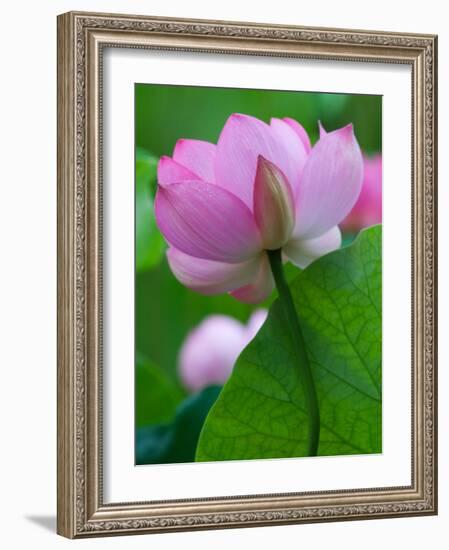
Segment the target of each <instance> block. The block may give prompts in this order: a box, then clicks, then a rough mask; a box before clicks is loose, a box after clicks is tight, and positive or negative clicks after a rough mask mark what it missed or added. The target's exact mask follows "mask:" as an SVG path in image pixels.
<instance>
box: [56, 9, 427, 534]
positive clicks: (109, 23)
mask: <svg viewBox="0 0 449 550" xmlns="http://www.w3.org/2000/svg"><path fill="white" fill-rule="evenodd" d="M105 46H109V47H111V46H113V47H133V48H136V47H137V48H156V49H167V50H182V51H201V52H205V53H207V52H214V53H217V52H219V53H223V54H226V53H233V54H241V55H264V56H274V57H309V58H315V59H317V58H322V59H330V60H350V61H359V62H360V61H362V62H372V61H375V62H384V63H403V64H408V65H410V66H411V68H412V82H411V85H412V125H413V140H412V158H413V170H412V173H413V177H412V180H413V181H412V188H413V200H412V217H413V224H412V228H411V231H412V242H413V245H412V246H413V250H412V281H413V285H412V286H413V296H412V302H413V308H412V324H413V335H412V341H413V345H412V378H413V387H412V389H411V398H412V435H413V437H412V453H411V461H412V472H413V475H412V483H411V485H410V486H407V487H395V488H381V487H379V488H374V489H360V490H351V491H323V492H319V493H308V494H307V493H302V494H293V493H292V494H284V495H256V496H254V495H253V496H248V497H217V498H208V499H195V500H174V501H165V502H153V503H151V502H148V503H121V504H104V503H103V497H102V439H101V433H102V432H101V430H102V409H101V395H102V387H101V380H102V376H101V374H102V340H101V336H102V324H101V323H102V320H101V311H102V309H101V308H102V262H101V258H102V252H101V242H102V239H101V236H102V214H101V211H102V210H101V209H102V192H101V190H102V179H101V132H100V128H101V86H102V82H101V59H102V50H103V48H104V47H105ZM436 61H437V37H436V36H432V35H419V34H395V33H387V32H371V31H349V30H337V29H321V28H304V27H293V26H275V25H261V24H252V23H229V22H221V21H193V20H187V19H168V18H155V17H140V16H129V15H111V14H95V13H75V12H70V13H66V14H64V15H61V16H59V17H58V533H59V534H61V535H64V536H66V537H70V538H81V537H86V536H92V535H96V536H99V535H112V534H132V533H148V532H161V531H181V530H191V529H212V528H213V529H215V528H227V527H246V526H248V527H249V526H260V525H275V524H287V523H304V522H317V521H336V520H348V519H368V518H381V517H399V516H411V515H425V514H436V513H437V439H436V434H437V402H436V398H437V394H436V389H437V380H436V368H437V355H436V353H437V287H436V284H437V263H436V262H437V227H436V222H437V219H436V215H437V204H436V200H437V191H436V184H437V177H436V176H437V175H436V162H437V158H436V154H437V150H436V149H437V128H436V122H437V120H436V109H437V80H436V79H437V65H436ZM149 497H150V495H149Z"/></svg>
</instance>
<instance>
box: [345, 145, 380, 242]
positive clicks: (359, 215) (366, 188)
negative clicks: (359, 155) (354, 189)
mask: <svg viewBox="0 0 449 550" xmlns="http://www.w3.org/2000/svg"><path fill="white" fill-rule="evenodd" d="M363 164H364V177H363V183H362V190H361V192H360V195H359V198H358V199H357V202H356V203H355V205H354V208H353V209H352V210H351V212H350V213H349V214H348V216H347V217H346V218H345V219H344V220H343V222H342V223H341V225H340V227H341V229H342V231H345V232H347V233H357V232H358V231H360V230H361V229H363V228H364V227H369V226H371V225H375V224H377V223H381V222H382V155H375V156H373V157H367V156H365V157H364V162H363Z"/></svg>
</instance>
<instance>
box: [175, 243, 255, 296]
mask: <svg viewBox="0 0 449 550" xmlns="http://www.w3.org/2000/svg"><path fill="white" fill-rule="evenodd" d="M167 259H168V263H169V265H170V268H171V270H172V271H173V274H174V275H175V277H176V278H177V279H178V281H179V282H180V283H182V284H183V285H185V286H186V287H188V288H190V289H192V290H195V291H197V292H199V293H201V294H205V295H211V294H223V293H225V292H230V291H231V290H235V289H236V288H239V287H241V286H244V285H247V284H248V283H250V282H251V281H253V280H254V279H255V278H256V275H257V273H258V271H259V264H260V261H261V256H254V258H252V259H251V260H247V261H246V262H241V263H238V264H228V263H224V262H216V261H213V260H203V259H202V258H195V257H194V256H189V255H188V254H184V252H181V251H180V250H178V249H177V248H173V247H172V248H169V249H168V250H167Z"/></svg>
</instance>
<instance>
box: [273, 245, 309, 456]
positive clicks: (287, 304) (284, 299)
mask: <svg viewBox="0 0 449 550" xmlns="http://www.w3.org/2000/svg"><path fill="white" fill-rule="evenodd" d="M267 254H268V259H269V260H270V266H271V271H272V272H273V277H274V280H275V282H276V287H277V290H278V294H279V301H280V302H281V306H282V309H283V312H284V319H285V325H286V327H287V330H288V331H289V334H290V337H291V340H292V343H293V349H294V351H295V354H296V357H297V359H298V372H299V376H300V380H301V382H302V385H303V387H304V393H305V397H306V406H307V412H308V418H309V441H308V455H309V456H316V455H317V454H318V445H319V441H320V410H319V406H318V397H317V393H316V388H315V382H314V380H313V375H312V369H311V368H310V363H309V358H308V357H307V353H306V346H305V343H304V337H303V335H302V330H301V325H300V324H299V319H298V314H297V313H296V309H295V305H294V303H293V298H292V295H291V293H290V288H289V287H288V284H287V281H286V280H285V275H284V269H283V267H282V255H281V250H280V249H278V250H267Z"/></svg>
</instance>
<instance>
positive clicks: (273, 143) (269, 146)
mask: <svg viewBox="0 0 449 550" xmlns="http://www.w3.org/2000/svg"><path fill="white" fill-rule="evenodd" d="M259 155H262V156H263V157H265V158H266V159H267V160H269V161H270V162H272V163H273V164H275V165H276V166H277V167H278V168H279V169H280V170H282V171H283V172H284V174H285V175H286V177H287V179H288V180H289V182H290V185H292V187H294V185H295V181H296V180H297V179H298V174H300V171H301V169H302V166H301V158H302V157H301V155H300V154H299V155H298V154H296V155H295V156H293V155H292V154H291V148H290V147H286V145H285V140H283V139H281V138H280V137H279V134H278V133H277V132H275V131H274V130H273V129H272V128H271V127H270V126H268V124H265V122H262V121H261V120H258V119H257V118H254V117H251V116H247V115H241V114H233V115H231V116H230V117H229V118H228V120H227V122H226V124H225V125H224V128H223V130H222V132H221V134H220V137H219V140H218V145H217V158H216V162H215V177H216V179H215V183H216V184H217V185H219V186H220V187H223V188H224V189H227V190H228V191H231V192H232V193H234V194H235V195H237V196H238V197H240V198H241V199H242V201H243V202H244V203H245V204H246V205H247V206H248V207H249V208H252V206H253V188H254V177H255V175H256V166H257V157H258V156H259Z"/></svg>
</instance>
